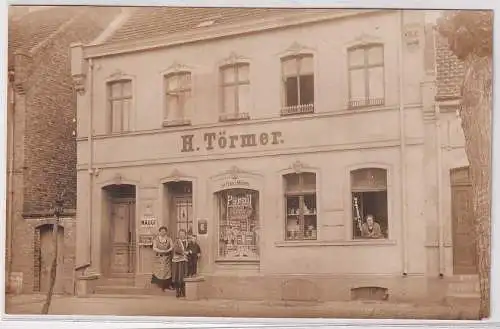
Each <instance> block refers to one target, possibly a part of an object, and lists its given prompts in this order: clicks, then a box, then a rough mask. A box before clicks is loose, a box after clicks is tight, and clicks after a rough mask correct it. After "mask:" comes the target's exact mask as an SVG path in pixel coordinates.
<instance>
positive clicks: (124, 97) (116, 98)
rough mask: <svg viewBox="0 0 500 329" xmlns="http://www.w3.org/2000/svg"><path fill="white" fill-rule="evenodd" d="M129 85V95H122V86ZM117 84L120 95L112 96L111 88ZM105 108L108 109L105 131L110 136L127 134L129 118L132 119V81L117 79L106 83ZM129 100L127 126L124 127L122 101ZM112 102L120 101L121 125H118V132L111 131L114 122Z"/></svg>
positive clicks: (129, 127)
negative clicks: (106, 130)
mask: <svg viewBox="0 0 500 329" xmlns="http://www.w3.org/2000/svg"><path fill="white" fill-rule="evenodd" d="M126 83H129V84H130V95H123V90H124V84H126ZM116 84H119V85H121V86H120V95H119V96H114V95H113V92H112V88H113V86H114V85H116ZM106 87H107V104H108V106H107V108H108V115H107V116H108V125H107V129H108V132H109V133H110V134H122V133H126V132H129V131H130V130H131V118H132V106H133V93H134V91H133V81H132V79H129V78H124V79H119V80H111V81H108V82H107V86H106ZM126 100H129V101H130V103H129V109H128V110H129V113H128V118H129V122H128V126H127V127H125V124H124V122H123V120H124V115H123V111H124V110H123V101H126ZM114 101H120V102H121V104H122V108H121V111H120V112H121V123H120V130H119V131H113V126H114V124H113V123H114V120H115V117H114V116H113V102H114Z"/></svg>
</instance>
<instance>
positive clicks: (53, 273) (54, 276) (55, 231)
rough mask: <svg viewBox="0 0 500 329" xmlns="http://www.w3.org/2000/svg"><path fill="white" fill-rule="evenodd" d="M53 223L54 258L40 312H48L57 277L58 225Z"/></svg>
mask: <svg viewBox="0 0 500 329" xmlns="http://www.w3.org/2000/svg"><path fill="white" fill-rule="evenodd" d="M57 222H58V221H56V223H54V226H53V228H52V235H53V239H54V260H53V261H52V266H51V268H50V282H49V291H47V297H46V299H45V304H44V305H43V308H42V314H48V313H49V308H50V304H51V302H52V295H53V294H54V286H55V285H56V279H57V254H58V252H59V250H58V249H59V241H58V235H59V234H58V233H59V225H58V224H57Z"/></svg>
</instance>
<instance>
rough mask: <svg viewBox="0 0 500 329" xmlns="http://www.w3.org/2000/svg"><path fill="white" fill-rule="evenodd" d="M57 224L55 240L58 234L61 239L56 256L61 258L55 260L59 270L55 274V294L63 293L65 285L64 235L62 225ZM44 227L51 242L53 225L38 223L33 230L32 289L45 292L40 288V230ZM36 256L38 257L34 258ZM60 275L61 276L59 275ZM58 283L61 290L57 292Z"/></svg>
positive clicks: (41, 277) (41, 279) (41, 278)
mask: <svg viewBox="0 0 500 329" xmlns="http://www.w3.org/2000/svg"><path fill="white" fill-rule="evenodd" d="M57 226H58V232H57V240H58V242H59V236H62V239H61V240H60V241H61V245H60V246H58V258H59V257H61V258H62V262H59V259H58V261H57V268H58V269H59V270H60V272H58V273H57V274H59V275H58V279H57V281H56V286H55V287H54V293H55V294H59V293H61V294H63V293H65V289H64V288H65V287H64V276H65V275H64V274H65V271H64V259H65V258H66V253H65V252H64V251H65V250H66V249H65V248H64V246H65V241H64V240H65V236H64V233H65V232H64V225H62V224H61V223H59V224H57ZM44 229H47V233H46V234H49V235H50V238H51V239H50V241H51V243H52V234H53V231H52V230H53V229H54V225H53V224H51V223H45V224H41V225H38V226H37V227H36V229H35V230H36V231H35V234H36V237H35V239H36V240H35V248H34V249H35V250H34V254H35V269H34V270H35V271H34V274H35V275H34V276H35V281H36V282H35V285H34V288H35V289H33V290H34V291H37V292H44V293H45V292H46V291H43V290H42V282H43V276H42V249H43V248H42V230H44ZM36 258H38V259H36ZM52 261H53V259H50V260H49V262H50V264H52ZM61 275H62V277H61ZM58 283H59V285H60V288H61V291H60V292H58V291H57V288H58Z"/></svg>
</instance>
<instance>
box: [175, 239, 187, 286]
mask: <svg viewBox="0 0 500 329" xmlns="http://www.w3.org/2000/svg"><path fill="white" fill-rule="evenodd" d="M186 247H187V245H186V242H185V241H184V242H183V241H181V240H179V239H178V240H176V241H175V244H174V249H173V257H172V282H173V283H174V285H175V287H176V288H182V287H183V286H184V277H185V276H186V272H187V258H186V254H185V253H186Z"/></svg>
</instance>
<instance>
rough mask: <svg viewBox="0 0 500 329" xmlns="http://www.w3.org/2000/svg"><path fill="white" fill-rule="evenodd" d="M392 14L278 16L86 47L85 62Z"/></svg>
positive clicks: (359, 12)
mask: <svg viewBox="0 0 500 329" xmlns="http://www.w3.org/2000/svg"><path fill="white" fill-rule="evenodd" d="M387 12H392V11H391V10H387V9H362V10H360V9H356V10H349V9H346V10H345V11H342V12H340V13H339V12H334V13H331V12H330V13H324V14H318V13H307V14H295V15H291V16H290V15H288V16H284V17H283V16H275V17H268V18H264V19H262V18H261V19H258V20H252V21H249V22H245V23H239V24H235V23H233V24H226V25H223V26H214V27H209V28H206V29H203V30H191V31H186V32H180V33H173V34H170V35H168V36H163V37H161V38H151V39H144V40H139V41H137V40H132V41H129V40H126V41H119V42H110V43H103V44H98V45H91V44H87V45H84V46H83V48H84V57H85V58H98V57H107V56H113V55H119V54H126V53H133V52H140V51H147V50H152V49H159V48H167V47H172V46H177V45H182V44H187V43H193V42H199V41H205V40H211V39H218V38H224V37H232V36H237V35H241V34H246V33H257V32H263V31H268V30H274V29H279V28H287V27H293V26H300V25H304V24H311V23H318V22H321V21H327V20H335V19H343V18H348V17H353V16H360V15H368V14H377V13H387Z"/></svg>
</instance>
